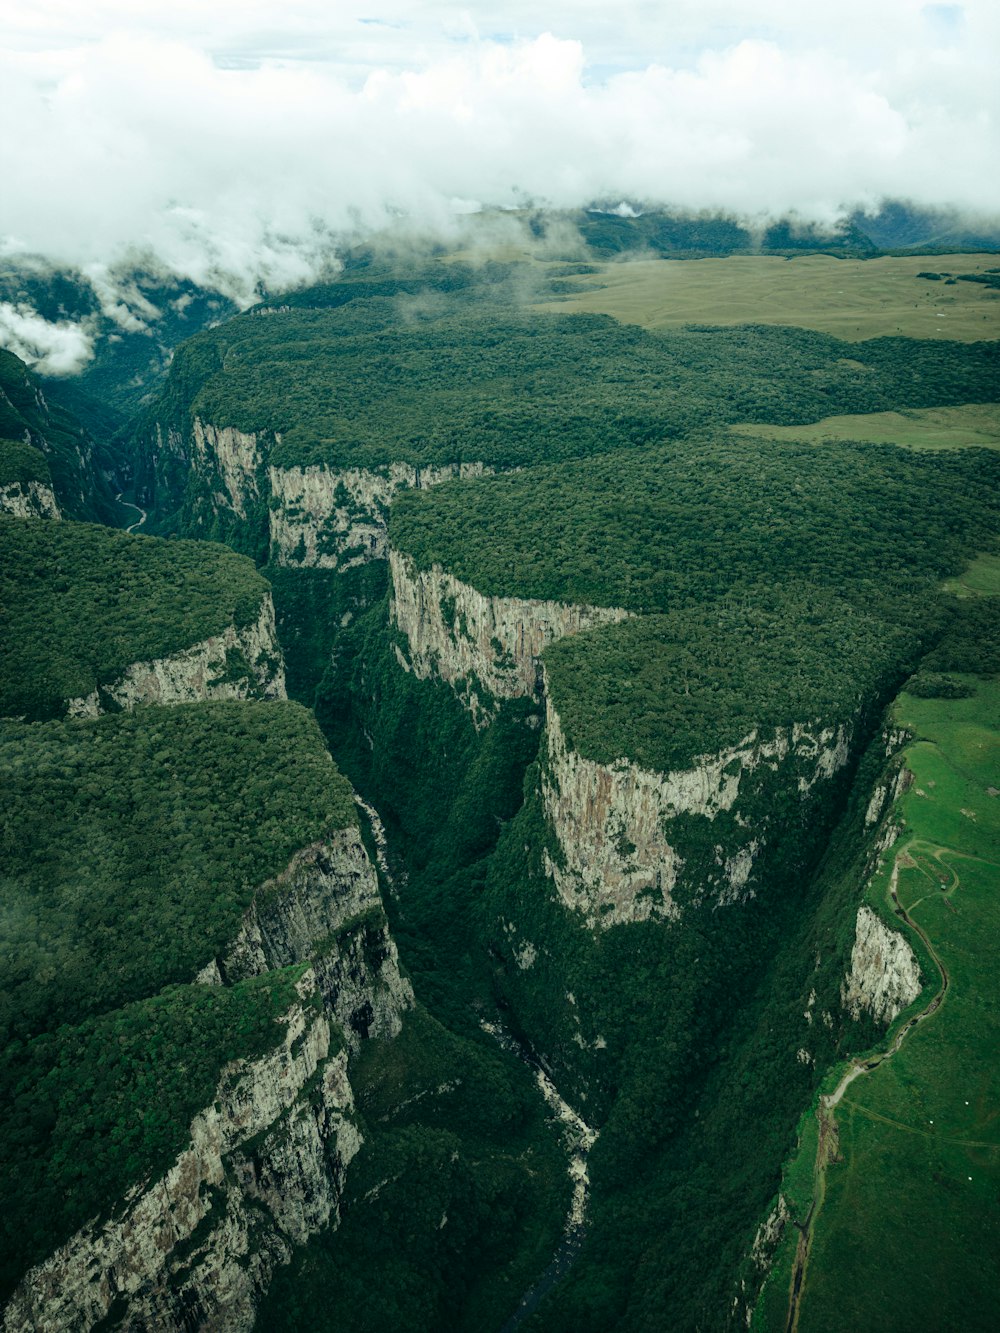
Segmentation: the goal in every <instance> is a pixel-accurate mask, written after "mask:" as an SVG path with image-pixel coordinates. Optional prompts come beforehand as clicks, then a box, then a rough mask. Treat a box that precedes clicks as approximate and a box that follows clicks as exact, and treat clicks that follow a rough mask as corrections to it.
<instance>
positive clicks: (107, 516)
mask: <svg viewBox="0 0 1000 1333" xmlns="http://www.w3.org/2000/svg"><path fill="white" fill-rule="evenodd" d="M0 439H3V440H24V441H26V442H28V443H30V444H31V445H33V446H34V447H35V448H37V449H39V450H40V451H41V452H42V453H43V454H44V455H45V459H46V462H47V463H48V466H49V471H50V473H51V477H52V485H53V488H54V490H55V494H56V499H57V500H58V502H59V507H60V509H61V510H62V511H63V513H64V514H65V515H68V516H70V517H72V518H93V519H101V520H102V521H108V522H114V518H113V517H112V511H113V509H114V501H113V500H112V498H111V494H112V493H111V491H110V489H109V486H108V481H107V477H106V475H105V474H106V473H107V472H108V471H110V470H111V469H112V468H113V467H114V466H115V465H116V463H117V459H116V458H115V457H114V456H113V454H112V453H111V451H110V449H108V448H107V447H105V446H102V445H98V444H95V442H94V440H93V439H92V438H91V437H90V435H89V434H88V433H87V431H86V430H85V429H84V427H83V426H82V425H81V423H80V421H79V420H78V419H77V418H76V416H74V414H73V413H72V411H70V410H68V409H67V408H66V407H63V406H62V405H61V404H60V403H58V402H57V401H55V397H54V398H53V400H52V401H51V402H50V401H49V399H48V398H47V397H46V395H45V391H44V389H43V386H42V383H41V381H40V380H39V379H38V377H37V376H36V375H34V374H33V373H32V372H31V371H30V370H29V369H28V367H27V366H26V365H25V364H24V362H23V361H21V360H20V359H19V358H18V357H16V356H15V355H14V353H13V352H7V351H4V350H3V349H2V348H0Z"/></svg>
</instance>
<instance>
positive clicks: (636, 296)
mask: <svg viewBox="0 0 1000 1333" xmlns="http://www.w3.org/2000/svg"><path fill="white" fill-rule="evenodd" d="M996 268H997V258H996V256H995V255H967V254H956V255H935V256H934V257H933V258H932V259H928V257H926V256H901V257H888V256H883V257H880V258H875V259H836V258H833V257H832V256H829V255H802V256H797V257H795V258H794V259H779V258H776V257H773V256H768V255H733V256H729V257H727V258H724V259H698V260H685V261H683V262H682V261H673V260H662V259H629V260H626V261H620V262H617V263H611V264H602V265H600V266H599V271H598V272H597V273H595V274H593V275H592V276H591V275H583V276H581V277H579V278H576V279H574V286H575V287H576V288H577V290H576V291H573V292H571V293H567V294H566V295H564V296H563V297H562V298H561V299H560V300H559V301H558V302H542V303H540V304H539V306H538V308H539V309H540V310H546V311H550V312H551V311H557V310H558V311H579V312H581V313H583V312H586V313H588V314H604V315H611V316H613V317H614V318H615V319H618V320H621V321H623V322H624V323H628V324H639V325H642V326H643V327H644V328H651V329H670V328H681V327H683V326H684V325H685V324H695V323H698V324H701V323H704V324H708V323H711V324H719V325H732V324H785V325H794V326H796V327H800V328H806V329H816V330H817V331H819V332H821V333H831V334H834V335H835V336H836V337H838V338H843V339H844V340H845V341H847V342H860V341H862V340H864V339H867V338H882V337H891V336H893V335H902V336H904V337H907V338H932V339H936V340H940V341H942V342H944V341H947V340H951V339H955V340H959V341H962V342H975V341H978V340H979V339H982V338H996V337H998V336H1000V303H998V299H997V298H998V293H997V291H996V289H995V288H994V287H993V286H991V285H990V284H989V282H985V283H983V282H969V281H965V280H963V279H964V278H965V276H967V275H971V276H977V277H979V276H988V275H990V274H991V273H995V271H996ZM929 270H937V271H941V272H947V273H948V275H949V276H951V275H954V277H955V278H956V279H958V280H957V281H953V282H951V283H949V282H948V281H947V279H945V280H943V281H933V280H929V279H926V278H922V277H921V276H920V274H921V273H923V272H926V271H929Z"/></svg>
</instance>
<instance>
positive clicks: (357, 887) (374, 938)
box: [197, 827, 413, 1048]
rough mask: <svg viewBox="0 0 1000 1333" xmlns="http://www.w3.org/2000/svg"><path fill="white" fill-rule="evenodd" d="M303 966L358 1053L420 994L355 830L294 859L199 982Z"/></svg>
mask: <svg viewBox="0 0 1000 1333" xmlns="http://www.w3.org/2000/svg"><path fill="white" fill-rule="evenodd" d="M305 958H309V959H311V961H312V966H313V970H314V973H315V977H316V985H317V988H318V991H319V993H320V994H321V995H322V997H323V1002H324V1005H325V1006H326V1009H327V1011H328V1013H329V1014H330V1015H331V1016H332V1017H333V1018H334V1019H335V1021H336V1022H337V1023H338V1024H339V1025H340V1027H341V1028H342V1030H343V1033H344V1037H345V1039H346V1040H347V1041H348V1042H349V1044H350V1045H351V1046H352V1047H354V1048H356V1047H357V1045H358V1042H359V1041H360V1040H362V1039H364V1038H366V1037H381V1038H386V1037H394V1036H396V1034H397V1033H398V1032H399V1029H400V1025H401V1022H402V1013H403V1011H404V1010H405V1009H407V1008H408V1007H409V1006H410V1005H411V1004H412V1003H413V990H412V987H411V986H410V983H409V982H408V981H407V980H406V979H405V978H403V977H401V976H400V973H399V959H398V955H397V952H396V945H395V943H394V942H393V940H392V937H391V936H390V934H389V927H388V924H387V922H386V919H385V913H384V911H383V909H382V901H381V898H380V896H379V890H378V881H377V878H376V874H375V868H374V866H373V865H372V864H371V862H370V861H369V859H368V855H367V853H366V852H365V849H364V846H363V845H362V842H361V837H360V834H359V833H358V830H357V828H354V827H350V828H345V829H340V830H339V831H338V832H336V833H334V834H332V835H331V836H330V837H329V838H327V839H325V840H324V841H323V842H321V843H317V844H316V845H315V846H312V847H308V848H306V849H304V850H303V851H301V852H299V853H297V854H296V856H295V857H293V859H292V861H291V863H290V865H289V866H288V868H287V870H285V871H284V872H283V873H282V874H281V875H279V876H278V877H277V878H276V879H274V880H271V881H269V882H268V883H267V884H264V885H262V886H261V887H260V889H258V891H257V894H256V896H255V898H254V902H253V905H252V906H251V907H250V908H249V910H248V911H247V912H246V914H245V916H244V919H243V924H242V926H241V928H240V931H239V933H238V934H237V935H236V937H235V939H234V940H233V941H232V943H231V944H230V945H229V946H228V947H227V949H226V950H225V952H224V953H222V954H221V955H220V956H219V957H217V958H214V959H212V961H211V962H209V963H208V964H206V966H205V967H204V968H203V969H202V970H201V972H199V974H198V978H197V979H198V980H199V981H202V982H216V983H219V984H231V983H232V982H235V981H240V980H242V979H243V978H245V977H250V976H258V975H260V974H261V973H262V972H265V971H268V970H270V969H272V968H279V967H286V966H288V965H289V964H291V963H295V962H299V961H301V960H302V959H305Z"/></svg>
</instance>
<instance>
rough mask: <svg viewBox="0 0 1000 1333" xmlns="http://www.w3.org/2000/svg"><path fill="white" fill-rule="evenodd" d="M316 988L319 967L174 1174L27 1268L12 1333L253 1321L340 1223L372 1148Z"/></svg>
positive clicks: (238, 1066)
mask: <svg viewBox="0 0 1000 1333" xmlns="http://www.w3.org/2000/svg"><path fill="white" fill-rule="evenodd" d="M316 985H317V981H316V978H315V976H314V975H313V974H312V973H311V972H307V973H306V974H305V975H304V976H303V978H302V980H301V981H300V982H299V986H298V989H299V994H300V997H301V1002H300V1003H298V1004H297V1005H296V1006H295V1007H294V1008H293V1009H292V1010H291V1011H290V1012H289V1013H288V1014H287V1015H285V1017H284V1019H283V1020H282V1021H283V1022H284V1023H286V1024H287V1026H286V1028H285V1030H284V1033H283V1035H282V1037H281V1040H280V1041H279V1042H278V1043H277V1044H276V1046H275V1048H274V1049H273V1050H271V1051H269V1052H268V1053H267V1054H265V1055H263V1056H261V1057H260V1058H259V1059H256V1060H239V1061H234V1062H232V1063H231V1064H229V1065H227V1066H226V1067H225V1068H224V1070H223V1072H222V1075H221V1077H220V1080H219V1084H218V1087H217V1089H216V1093H215V1098H214V1100H213V1103H212V1104H211V1105H210V1106H208V1107H206V1108H205V1109H204V1110H203V1111H201V1112H200V1113H199V1114H198V1115H196V1116H195V1118H194V1120H193V1121H192V1122H191V1127H190V1143H189V1145H188V1147H187V1148H185V1150H184V1151H183V1152H182V1153H180V1155H179V1156H178V1157H177V1159H176V1161H175V1162H174V1164H173V1165H172V1166H171V1167H170V1169H169V1170H168V1171H167V1172H166V1174H165V1175H164V1176H162V1177H161V1178H160V1179H159V1180H156V1181H144V1182H142V1183H141V1184H140V1185H137V1186H136V1187H135V1188H134V1189H133V1190H132V1191H130V1193H129V1194H128V1195H127V1197H126V1198H125V1200H124V1201H123V1203H122V1205H121V1207H120V1209H119V1210H118V1211H116V1213H115V1215H114V1216H113V1217H111V1218H109V1219H108V1220H106V1221H103V1222H97V1221H95V1222H93V1223H91V1224H89V1225H88V1226H85V1227H83V1228H82V1229H81V1230H80V1231H78V1232H77V1233H76V1235H75V1236H73V1237H72V1238H71V1239H70V1240H68V1241H67V1242H66V1244H65V1245H62V1246H60V1248H59V1249H58V1250H57V1251H56V1252H55V1253H54V1254H53V1255H51V1256H50V1257H49V1258H48V1259H46V1260H45V1261H44V1262H43V1263H41V1264H39V1265H37V1266H36V1267H35V1268H33V1269H32V1270H31V1271H30V1272H29V1273H28V1274H27V1275H26V1276H25V1278H24V1279H23V1281H22V1282H21V1284H20V1286H19V1287H18V1289H17V1291H16V1292H15V1294H14V1296H13V1298H12V1299H11V1301H10V1303H9V1304H8V1306H7V1309H6V1312H5V1315H4V1323H3V1327H4V1330H5V1333H21V1331H22V1330H26V1329H33V1330H38V1331H39V1333H76V1331H77V1330H81V1331H82V1330H86V1329H90V1328H92V1327H93V1326H94V1325H95V1324H96V1323H97V1322H98V1321H99V1320H101V1319H104V1318H106V1317H108V1316H109V1315H110V1316H111V1319H112V1320H113V1322H114V1324H115V1325H116V1326H123V1327H126V1328H134V1329H196V1328H198V1329H200V1328H213V1329H226V1330H243V1329H246V1330H249V1329H251V1328H252V1327H253V1323H254V1317H255V1304H256V1299H257V1297H258V1296H259V1294H260V1293H261V1292H262V1291H263V1290H264V1289H265V1287H266V1285H267V1282H268V1280H269V1278H270V1275H271V1273H272V1272H273V1270H274V1268H275V1267H276V1266H277V1265H278V1264H281V1263H284V1262H287V1260H288V1259H289V1258H290V1256H291V1249H292V1246H293V1245H294V1244H299V1243H302V1242H303V1241H304V1240H305V1239H306V1238H307V1237H308V1236H309V1235H310V1234H312V1233H313V1232H315V1231H316V1230H318V1229H319V1228H320V1227H321V1226H324V1225H326V1224H328V1223H330V1222H335V1221H336V1220H337V1218H338V1216H339V1214H338V1202H339V1198H340V1194H341V1191H342V1183H343V1175H344V1170H345V1168H346V1166H347V1164H348V1162H350V1160H351V1158H352V1157H353V1156H354V1155H355V1153H356V1152H357V1151H358V1148H359V1147H360V1144H361V1139H360V1136H359V1134H358V1131H357V1128H356V1127H355V1124H354V1120H353V1114H352V1113H353V1097H352V1094H351V1088H350V1085H349V1083H348V1081H347V1073H346V1065H347V1056H346V1053H345V1052H344V1051H343V1050H338V1049H336V1047H335V1044H334V1043H332V1042H331V1028H330V1021H329V1019H328V1017H327V1015H326V1013H325V1012H324V1011H323V1010H322V1008H320V1007H318V1006H316V1005H315V1004H314V1003H312V1002H311V1001H312V999H313V996H314V995H315V990H316Z"/></svg>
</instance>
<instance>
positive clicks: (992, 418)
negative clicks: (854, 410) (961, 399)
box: [730, 386, 1000, 449]
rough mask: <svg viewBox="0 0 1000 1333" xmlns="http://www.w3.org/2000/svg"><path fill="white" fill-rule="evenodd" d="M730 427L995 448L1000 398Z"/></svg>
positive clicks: (801, 439)
mask: <svg viewBox="0 0 1000 1333" xmlns="http://www.w3.org/2000/svg"><path fill="white" fill-rule="evenodd" d="M998 387H1000V386H998ZM730 430H731V431H733V432H735V434H737V435H745V436H751V437H755V438H758V439H760V438H764V439H768V440H789V441H792V440H794V441H795V442H796V443H803V444H827V443H830V442H832V441H837V440H858V441H861V442H864V443H867V444H898V445H902V446H903V447H904V448H906V449H974V448H975V449H1000V404H998V403H965V404H963V405H962V406H961V407H924V408H913V409H910V410H907V411H903V412H862V413H858V414H856V415H853V416H838V417H824V418H823V420H822V421H815V422H813V423H812V424H811V425H808V426H764V425H761V426H758V425H753V424H741V425H737V426H730Z"/></svg>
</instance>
